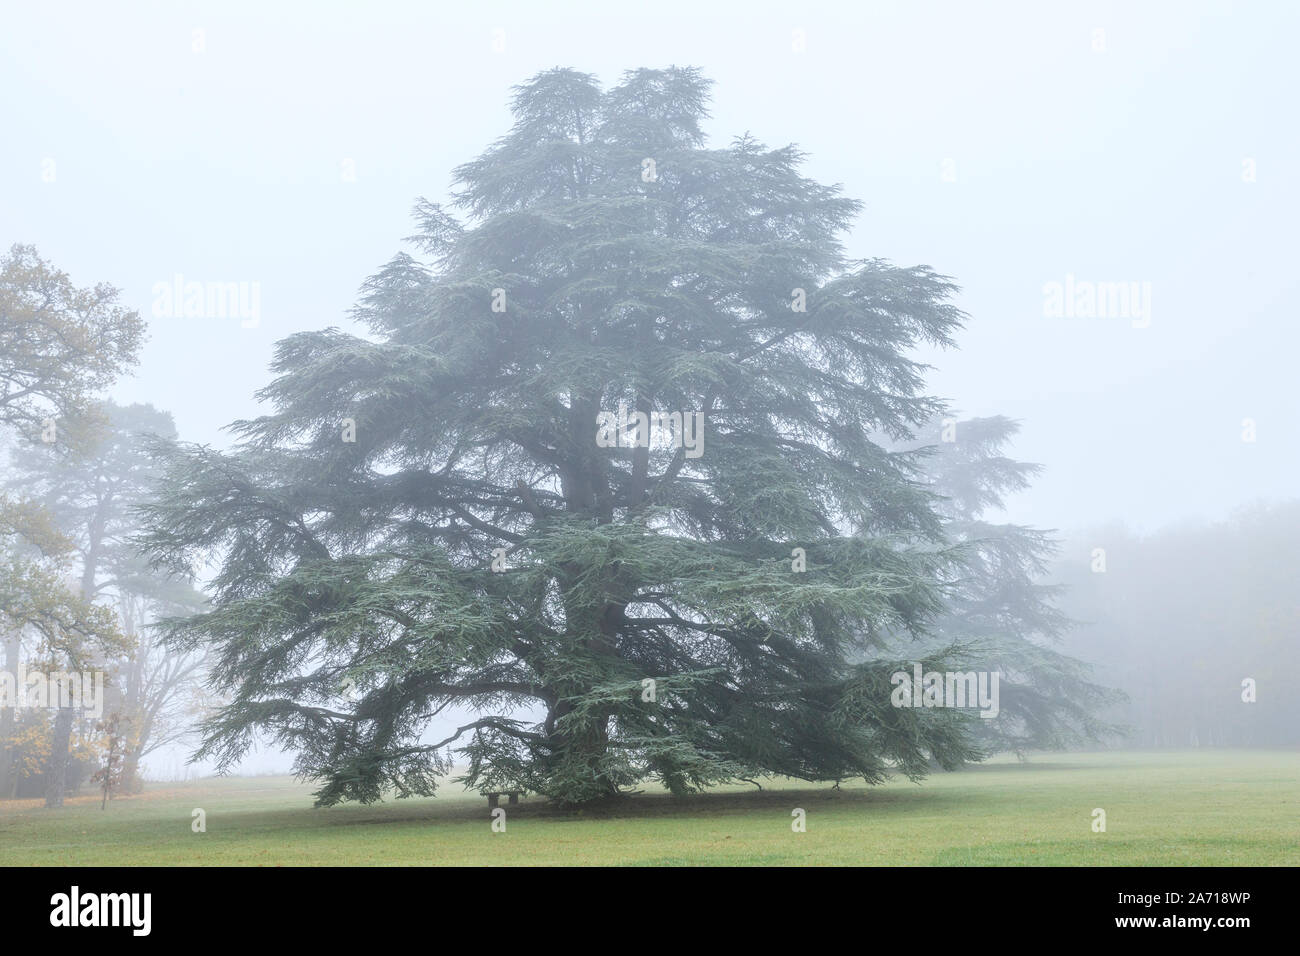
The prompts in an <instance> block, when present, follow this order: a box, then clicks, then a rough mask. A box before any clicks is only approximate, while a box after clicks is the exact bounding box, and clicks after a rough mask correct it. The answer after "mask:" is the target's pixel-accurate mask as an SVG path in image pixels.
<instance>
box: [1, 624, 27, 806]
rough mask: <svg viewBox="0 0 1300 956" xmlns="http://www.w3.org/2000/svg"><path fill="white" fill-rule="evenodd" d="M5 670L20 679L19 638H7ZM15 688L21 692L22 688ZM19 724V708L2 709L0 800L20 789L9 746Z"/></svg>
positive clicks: (14, 760)
mask: <svg viewBox="0 0 1300 956" xmlns="http://www.w3.org/2000/svg"><path fill="white" fill-rule="evenodd" d="M4 645H5V663H4V667H5V671H6V672H7V673H9V674H12V675H13V677H14V680H17V679H18V638H17V636H16V635H15V636H12V637H10V636H6V638H5V642H4ZM15 690H17V691H19V692H21V690H22V688H18V687H16V688H15ZM17 724H18V710H17V708H14V707H5V708H4V709H2V710H0V800H10V799H12V798H13V796H14V793H15V791H16V790H17V789H18V773H17V770H16V767H15V764H16V759H15V758H16V757H17V754H15V753H14V751H13V750H12V749H11V748H10V746H9V738H10V737H11V736H12V735H13V732H14V728H15V727H16V726H17Z"/></svg>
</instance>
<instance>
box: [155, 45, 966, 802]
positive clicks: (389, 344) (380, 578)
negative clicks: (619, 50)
mask: <svg viewBox="0 0 1300 956" xmlns="http://www.w3.org/2000/svg"><path fill="white" fill-rule="evenodd" d="M708 89H709V83H708V81H707V80H705V78H704V77H702V76H701V75H700V74H699V73H698V72H697V71H695V70H692V69H678V68H672V69H667V70H638V71H634V72H630V73H628V74H626V75H625V76H624V77H623V79H622V81H621V82H620V83H618V84H617V85H616V86H613V87H612V88H609V89H602V88H601V86H600V85H599V84H598V83H597V82H596V80H595V79H594V78H593V77H591V76H588V75H585V74H582V73H578V72H575V71H572V70H565V69H557V70H551V71H548V72H545V73H541V74H539V75H538V76H536V77H534V78H533V79H532V80H531V81H529V82H528V83H526V84H524V85H522V86H521V87H519V88H518V89H517V90H516V93H515V96H514V99H513V102H512V110H513V114H514V124H513V126H512V128H511V129H510V131H509V132H508V133H507V134H506V135H505V136H504V137H502V138H501V139H500V140H498V141H497V142H496V143H494V144H493V145H492V146H491V147H489V148H488V149H487V150H486V151H485V152H484V153H483V154H482V155H481V156H479V157H478V158H477V159H474V160H473V161H471V162H468V163H466V164H465V165H463V166H461V167H459V169H457V170H456V173H455V192H454V196H455V198H454V202H453V203H452V204H451V205H450V206H448V207H443V206H440V205H438V204H434V203H430V202H428V201H424V200H421V201H420V202H419V203H418V204H417V205H416V208H415V218H416V232H415V234H414V235H413V236H411V237H410V243H411V249H412V251H411V252H409V253H408V252H404V253H400V254H398V255H397V256H395V257H394V258H393V259H392V260H391V261H390V262H388V263H387V265H385V266H384V267H383V268H381V269H380V270H379V271H378V273H377V274H376V275H374V276H373V277H372V278H371V279H369V280H368V281H367V282H366V283H365V285H364V286H363V290H362V296H361V300H360V303H359V305H358V306H357V308H356V310H355V317H356V319H358V320H359V321H360V322H361V323H363V324H364V325H365V327H366V329H367V330H368V334H365V335H361V334H351V333H348V332H345V331H341V330H339V329H334V328H330V329H325V330H323V331H314V332H302V333H298V334H295V335H292V336H290V337H288V338H287V339H285V340H283V341H282V342H280V343H279V344H278V346H277V350H276V355H275V361H274V366H273V371H274V373H275V376H276V377H275V378H274V380H273V381H272V382H271V383H270V384H269V385H268V386H266V387H265V388H264V389H263V390H262V391H261V392H260V393H259V394H260V397H261V398H262V399H263V400H264V401H265V402H267V403H269V405H270V406H271V407H270V410H269V411H268V413H267V414H265V415H263V416H262V417H259V418H256V419H253V420H250V421H241V422H237V423H235V425H234V426H233V427H234V430H235V432H236V434H237V436H238V438H239V442H238V444H237V446H236V447H235V448H233V449H232V450H230V451H227V452H218V451H215V450H213V449H211V448H207V447H198V446H180V447H177V448H175V449H173V450H172V451H171V452H170V453H169V469H168V474H167V478H166V481H165V484H164V488H165V493H164V495H163V496H162V498H161V499H160V500H159V502H157V503H156V504H155V505H153V506H151V509H150V511H149V515H150V529H149V531H148V533H147V535H146V536H145V538H144V539H143V540H144V541H145V543H146V544H147V547H148V548H149V550H150V552H151V555H152V557H153V560H154V561H155V562H157V563H159V564H161V565H164V566H166V567H169V568H171V569H173V570H177V571H181V572H185V573H192V572H194V571H195V570H197V568H198V566H199V564H200V563H201V562H203V561H205V560H209V559H212V560H214V561H215V565H214V573H213V576H212V578H211V594H212V604H211V606H210V608H209V609H208V610H207V611H206V612H205V613H202V614H199V615H196V616H194V617H192V618H189V619H187V620H185V621H177V622H175V623H174V624H173V625H172V626H171V627H170V631H169V639H170V640H171V641H172V642H173V643H174V644H175V645H177V646H179V647H182V648H186V647H200V646H201V647H206V648H210V649H211V650H212V652H213V654H214V660H215V663H214V671H213V673H214V676H215V679H216V681H217V683H218V685H219V686H220V688H221V690H222V691H223V692H225V693H227V694H229V695H230V701H231V702H230V704H229V705H228V706H227V707H225V708H224V709H223V710H222V711H221V712H220V713H219V714H218V716H217V717H216V718H215V719H214V720H212V721H211V722H210V723H209V724H208V726H207V729H206V735H205V738H204V744H203V747H202V748H201V750H200V751H199V756H214V757H216V758H217V759H218V761H219V762H220V763H221V764H222V765H224V766H231V765H233V764H234V763H235V762H236V761H237V760H238V759H239V758H240V757H241V756H242V754H243V753H244V752H245V751H246V750H247V748H248V747H249V746H250V745H251V743H252V742H253V740H254V739H255V738H256V737H257V736H258V735H263V736H266V737H269V738H270V739H272V740H274V741H276V742H278V743H280V744H282V745H284V746H286V747H287V748H289V749H291V750H293V751H295V752H296V753H297V754H298V764H297V769H298V771H299V772H301V773H303V774H305V775H307V776H311V777H314V778H317V779H319V780H320V781H322V787H321V789H320V791H319V792H318V799H319V800H320V801H321V802H322V803H325V804H329V803H334V802H337V801H340V800H347V799H359V800H373V799H377V798H378V797H379V796H380V795H381V794H383V793H384V792H386V791H389V790H395V791H396V792H397V793H398V794H399V795H408V794H427V793H430V792H432V791H433V790H434V788H435V787H436V783H437V777H438V776H439V775H440V774H442V773H444V772H445V771H446V770H447V769H448V768H449V767H450V765H451V762H452V761H453V760H456V761H465V762H467V763H468V768H469V769H468V771H467V775H466V779H467V781H468V782H469V783H470V784H471V785H473V786H477V787H480V788H483V789H506V788H518V789H527V790H532V791H536V792H540V793H543V794H546V795H549V796H551V797H552V798H554V799H556V800H558V801H561V802H568V803H581V802H586V801H591V800H597V799H601V798H603V797H607V796H610V795H612V794H615V793H618V792H620V791H622V790H625V789H626V788H628V787H630V786H633V785H635V784H636V783H637V782H639V781H642V780H645V779H657V780H659V781H662V782H663V783H664V784H665V785H666V786H668V787H669V788H670V789H671V790H673V791H674V792H683V791H688V790H691V789H694V788H699V787H703V786H706V785H709V784H711V783H714V782H718V781H722V780H735V779H757V778H759V777H762V776H764V775H771V774H781V775H788V776H791V777H796V778H801V779H805V780H841V779H847V778H850V777H861V778H863V779H865V780H867V781H871V782H875V781H879V780H881V779H882V778H883V777H884V775H885V774H886V773H888V772H893V771H901V772H903V773H906V774H908V775H911V776H914V777H919V776H921V775H923V774H924V773H926V772H927V770H928V769H929V768H930V766H931V765H932V763H933V762H938V763H939V764H940V765H942V766H945V767H952V766H956V765H957V764H958V763H960V762H961V761H963V760H965V759H968V758H971V757H973V756H975V755H977V753H978V752H979V750H978V747H977V746H976V743H975V742H974V740H973V737H972V735H971V733H970V729H969V725H970V720H969V718H970V716H971V715H969V714H965V713H962V712H959V711H950V710H941V709H911V708H898V707H895V706H892V705H891V703H890V690H891V686H890V680H889V675H890V673H891V672H893V671H894V670H896V669H897V667H898V666H899V663H900V661H902V660H905V659H907V657H908V648H907V646H906V642H907V641H909V640H911V639H913V638H920V637H923V636H924V635H925V634H927V633H928V628H929V627H930V626H931V625H932V624H933V623H934V621H935V620H936V618H937V616H938V615H939V614H940V613H941V611H942V610H943V607H944V593H945V588H946V586H947V583H948V581H949V579H950V578H949V576H950V574H951V569H952V566H953V561H954V560H956V558H957V553H956V551H954V548H953V543H952V541H951V540H950V539H949V537H948V535H947V533H946V531H945V516H944V514H943V513H942V512H941V511H940V510H939V509H938V507H937V500H938V498H937V494H936V491H935V489H933V488H932V487H931V486H930V482H929V480H928V478H927V477H926V475H925V473H924V470H923V462H922V458H923V457H924V456H923V454H922V452H920V451H918V450H917V449H914V448H891V447H888V446H889V444H890V442H891V441H892V442H907V441H909V440H911V439H912V438H913V437H914V436H915V434H916V431H917V429H918V428H920V427H921V426H922V425H923V424H924V423H927V422H929V421H931V420H932V419H933V418H934V417H935V416H936V415H937V414H939V413H940V412H941V411H942V409H943V405H942V403H941V402H939V401H938V400H937V399H935V398H934V397H932V396H929V395H927V394H926V393H925V390H924V376H925V371H926V368H925V366H924V365H923V364H921V363H920V362H919V361H918V360H917V359H916V358H915V357H914V356H915V353H916V349H917V348H918V347H919V346H921V345H930V346H948V345H950V344H951V342H952V339H951V337H952V335H953V333H954V332H955V331H956V330H957V329H958V328H959V326H960V324H961V322H962V321H963V318H964V317H963V315H962V314H961V312H960V311H959V310H958V309H957V308H956V307H955V306H954V305H953V304H952V301H951V298H952V296H953V294H954V292H955V287H954V285H953V284H952V283H951V281H950V280H949V279H947V278H946V277H944V276H942V275H940V274H937V273H936V272H934V271H933V270H932V269H930V268H929V267H927V266H915V267H907V268H903V267H895V266H893V265H890V264H889V263H887V262H885V261H883V260H878V259H871V260H851V259H849V258H847V257H846V255H845V252H844V250H843V247H842V244H841V238H842V236H843V234H844V232H845V230H846V229H847V228H848V227H849V225H850V224H851V223H852V221H853V220H854V218H855V217H856V215H857V213H858V212H859V210H860V205H859V203H858V202H856V201H854V200H852V199H849V198H846V197H845V196H843V195H842V194H841V191H840V190H839V188H838V187H835V186H826V185H822V184H819V183H817V182H815V181H813V180H811V179H809V178H807V177H806V176H804V175H803V174H802V173H801V171H800V169H801V163H802V160H803V156H802V154H801V153H800V151H799V150H798V149H796V148H795V147H793V146H786V147H780V148H768V147H767V146H764V145H763V144H760V143H758V142H756V141H755V140H754V139H752V138H750V137H748V136H741V137H739V138H737V139H735V140H734V141H733V142H731V143H730V144H729V145H727V146H725V147H721V148H716V147H710V146H708V145H707V144H706V142H705V139H704V136H703V134H702V132H701V124H702V122H703V120H704V119H705V118H706V117H707V102H708ZM674 413H676V415H677V417H676V418H674V417H673V414H674ZM692 429H694V431H692ZM459 707H467V708H470V709H472V710H473V711H474V712H475V713H477V714H478V716H477V717H476V719H474V720H472V721H470V722H469V723H467V724H465V725H464V726H462V727H460V728H459V730H458V731H457V732H455V733H454V734H452V735H451V736H450V737H447V738H446V739H443V740H436V739H431V738H430V736H429V735H427V734H426V733H425V730H426V728H427V726H428V723H429V721H430V720H431V719H432V717H433V716H434V715H437V714H439V713H441V712H444V711H445V710H447V709H448V708H459Z"/></svg>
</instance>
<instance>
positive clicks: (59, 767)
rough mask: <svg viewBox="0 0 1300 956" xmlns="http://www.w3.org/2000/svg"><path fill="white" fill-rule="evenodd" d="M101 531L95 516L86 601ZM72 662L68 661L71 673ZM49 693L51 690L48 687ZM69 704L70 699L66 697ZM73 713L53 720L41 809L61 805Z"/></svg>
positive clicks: (85, 570)
mask: <svg viewBox="0 0 1300 956" xmlns="http://www.w3.org/2000/svg"><path fill="white" fill-rule="evenodd" d="M103 532H104V528H103V519H102V518H101V517H99V516H96V518H95V520H94V522H93V523H92V524H91V528H90V543H89V546H88V547H87V548H86V557H85V561H84V562H83V563H82V567H81V596H82V597H83V598H85V599H86V600H87V601H90V600H92V599H93V598H94V596H95V572H96V569H97V567H98V565H99V546H100V540H101V538H102V535H103ZM75 666H76V661H74V660H71V659H69V661H68V673H69V674H71V673H72V670H73V668H74V667H75ZM51 692H53V688H51ZM69 702H71V698H70V696H69ZM74 722H75V714H73V711H72V708H71V707H60V708H59V712H58V716H57V717H55V718H54V734H53V737H52V739H51V740H50V761H49V763H48V764H47V765H46V769H45V806H46V807H50V808H53V807H61V806H63V794H64V793H65V792H66V791H67V789H68V751H69V750H70V749H71V748H72V725H73V723H74Z"/></svg>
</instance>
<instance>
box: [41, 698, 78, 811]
mask: <svg viewBox="0 0 1300 956" xmlns="http://www.w3.org/2000/svg"><path fill="white" fill-rule="evenodd" d="M73 716H74V715H73V712H72V708H71V707H60V708H59V713H58V716H57V717H55V718H54V734H53V737H52V739H51V740H50V762H49V763H48V764H47V765H46V768H45V806H46V807H61V806H63V794H64V792H65V791H66V790H67V789H68V750H69V749H70V748H71V746H72V722H73Z"/></svg>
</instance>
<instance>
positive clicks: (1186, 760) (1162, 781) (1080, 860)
mask: <svg viewBox="0 0 1300 956" xmlns="http://www.w3.org/2000/svg"><path fill="white" fill-rule="evenodd" d="M764 786H765V788H766V789H765V790H764V791H763V792H761V793H760V792H757V791H754V790H753V788H752V787H735V788H725V789H721V790H718V791H715V792H711V793H708V794H704V795H700V796H697V797H692V798H689V799H686V800H674V799H673V798H672V797H670V796H668V795H666V794H661V793H653V792H647V793H645V794H642V795H639V796H636V797H634V798H632V799H631V800H629V801H627V802H626V803H625V804H623V805H621V806H619V807H618V808H617V809H615V810H611V811H601V812H599V813H596V812H590V811H588V812H584V813H573V812H567V813H566V812H560V811H558V810H556V809H555V808H553V807H549V806H547V805H546V803H545V801H544V800H541V799H539V798H536V797H533V798H525V799H524V801H523V802H522V803H521V804H520V805H519V806H517V807H506V810H507V817H506V831H505V832H504V833H494V832H492V829H491V826H490V823H491V821H490V818H489V815H488V808H487V801H486V800H485V799H484V798H483V797H482V796H479V795H477V794H470V793H465V792H463V791H462V790H461V788H460V786H459V785H456V784H450V785H449V786H447V787H446V788H445V789H444V790H443V791H441V792H440V795H439V796H438V797H436V798H431V799H420V800H400V801H397V800H394V801H391V802H387V803H384V804H377V805H373V806H369V807H362V806H340V807H331V808H328V809H315V808H313V807H312V797H311V790H312V789H313V788H312V787H311V786H310V785H309V784H301V783H297V782H295V781H294V780H292V779H291V778H288V777H257V778H227V779H212V780H204V781H199V782H196V783H187V784H176V785H162V784H155V785H153V786H151V787H150V788H148V789H147V790H146V791H145V792H144V793H142V794H140V795H138V796H134V797H127V798H119V799H117V800H114V801H113V802H112V803H111V804H110V805H109V808H108V810H107V811H101V810H100V809H99V800H98V799H97V798H93V797H89V796H87V797H82V798H77V799H75V800H73V801H71V802H70V804H69V805H68V806H67V807H65V808H64V809H62V810H46V809H44V808H43V807H42V806H41V805H40V804H39V802H38V801H7V802H0V865H6V866H26V865H33V866H62V865H76V866H83V865H105V866H131V865H179V866H209V865H222V866H277V865H284V866H301V865H313V866H335V865H366V866H404V865H472V866H473V865H528V864H559V865H593V864H595V865H649V866H665V865H700V864H721V865H744V866H752V865H845V864H848V865H858V864H866V865H880V864H883V865H922V866H924V865H940V866H965V865H994V866H1026V865H1028V866H1035V865H1066V866H1074V865H1079V866H1111V865H1138V866H1159V865H1174V866H1180V865H1194V864H1205V865H1228V866H1233V865H1290V866H1295V865H1300V753H1295V752H1285V751H1267V752H1265V751H1200V752H1193V751H1185V752H1172V753H1090V754H1045V755H1039V756H1036V757H1031V758H1030V760H1029V762H1028V763H1019V762H1017V761H1016V760H1014V759H1013V758H999V759H996V760H993V761H991V762H989V763H986V764H982V765H979V766H975V767H972V768H970V769H968V770H964V771H961V772H959V773H951V774H945V773H940V774H936V775H934V776H932V777H930V778H929V779H928V780H926V781H924V782H923V783H922V784H920V785H916V784H912V783H909V782H908V781H907V780H904V779H898V780H894V781H891V782H890V783H888V784H886V785H884V786H881V787H874V788H868V787H864V786H862V785H860V784H858V785H853V786H845V788H844V789H842V790H840V791H835V790H834V789H832V788H831V787H829V786H824V787H822V786H818V787H813V786H809V785H808V784H803V783H799V782H794V781H791V782H788V783H783V782H775V783H773V784H766V783H765V784H764ZM796 807H797V808H802V809H804V810H805V811H806V813H807V832H804V833H795V832H793V831H792V830H791V820H792V817H791V811H792V810H793V809H795V808H796ZM1095 807H1101V808H1103V809H1104V810H1105V811H1106V832H1105V833H1094V832H1093V831H1092V811H1093V809H1094V808H1095ZM195 808H202V809H203V810H205V811H206V818H207V832H206V833H194V832H192V831H191V819H192V818H191V813H192V811H193V810H194V809H195Z"/></svg>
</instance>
